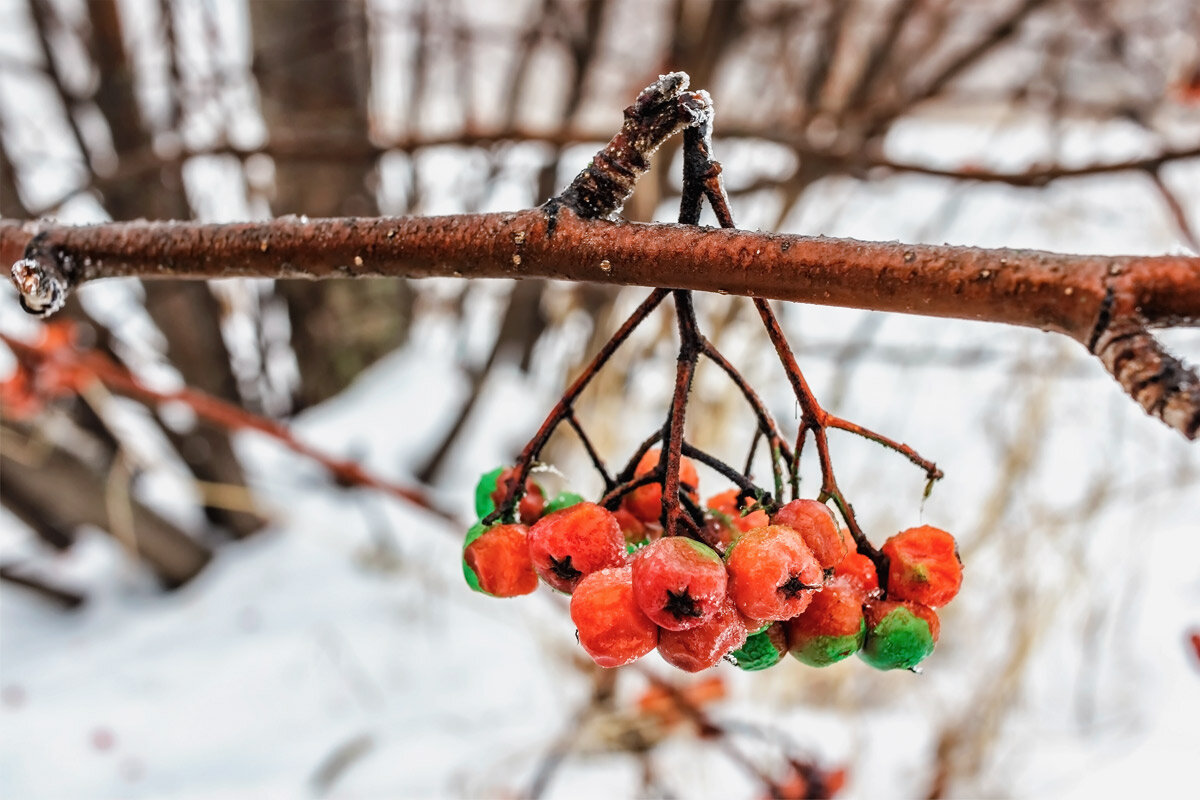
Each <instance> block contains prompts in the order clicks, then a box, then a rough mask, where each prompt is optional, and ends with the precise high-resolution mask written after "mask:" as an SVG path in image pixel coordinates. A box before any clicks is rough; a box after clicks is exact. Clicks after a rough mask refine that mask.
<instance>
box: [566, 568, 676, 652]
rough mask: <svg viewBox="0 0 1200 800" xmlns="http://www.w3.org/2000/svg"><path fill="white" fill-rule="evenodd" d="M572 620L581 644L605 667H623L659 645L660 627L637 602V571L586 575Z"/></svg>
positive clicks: (575, 597)
mask: <svg viewBox="0 0 1200 800" xmlns="http://www.w3.org/2000/svg"><path fill="white" fill-rule="evenodd" d="M571 620H572V621H573V622H574V623H575V628H576V629H577V630H578V631H579V643H580V644H581V645H583V649H584V650H586V651H587V654H588V655H589V656H591V657H592V660H593V661H595V662H596V663H597V664H599V665H600V666H602V667H620V666H624V665H625V664H629V663H631V662H633V661H636V660H637V659H639V658H641V657H642V656H644V655H646V653H649V652H650V651H651V650H653V649H654V648H655V646H656V645H657V644H658V626H657V625H655V624H654V623H653V622H651V621H650V620H649V618H647V617H646V615H645V614H643V613H642V610H641V609H640V608H638V605H637V603H636V602H635V601H634V599H633V570H632V569H630V568H629V567H612V568H609V569H601V570H597V571H596V572H593V573H591V574H590V575H586V576H585V577H584V578H583V579H582V580H580V581H579V585H578V586H576V587H575V594H573V595H572V596H571Z"/></svg>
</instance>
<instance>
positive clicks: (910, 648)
mask: <svg viewBox="0 0 1200 800" xmlns="http://www.w3.org/2000/svg"><path fill="white" fill-rule="evenodd" d="M863 612H864V614H865V615H866V621H867V637H866V640H865V641H864V642H863V648H862V650H860V651H859V653H858V656H859V658H861V659H862V660H863V661H866V662H867V663H868V664H870V665H871V666H872V667H874V668H875V669H912V668H913V667H915V666H916V665H917V664H919V663H921V661H923V660H924V659H925V658H926V657H927V656H928V655H929V654H930V653H932V652H933V646H934V645H935V644H937V639H938V633H939V631H940V624H939V622H938V617H937V612H935V611H934V610H933V609H931V608H929V607H928V606H923V605H921V604H920V603H913V602H909V601H903V600H872V601H868V602H867V604H866V605H865V606H863Z"/></svg>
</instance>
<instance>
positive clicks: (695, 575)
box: [632, 536, 727, 631]
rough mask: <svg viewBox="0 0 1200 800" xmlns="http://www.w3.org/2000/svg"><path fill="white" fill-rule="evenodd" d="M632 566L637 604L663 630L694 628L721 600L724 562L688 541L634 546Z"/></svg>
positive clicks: (668, 540)
mask: <svg viewBox="0 0 1200 800" xmlns="http://www.w3.org/2000/svg"><path fill="white" fill-rule="evenodd" d="M632 566H633V596H634V598H635V599H636V600H637V604H638V606H639V607H640V608H641V609H642V611H644V612H645V614H646V616H647V617H649V618H650V619H651V620H653V621H654V623H655V624H657V625H659V626H660V627H663V628H666V629H667V630H672V631H683V630H687V629H688V628H695V627H697V626H698V625H700V624H701V623H703V622H704V621H705V620H706V619H708V618H709V617H711V616H712V615H713V614H715V613H716V612H717V609H718V608H720V606H721V603H722V602H724V600H725V584H726V582H727V578H726V576H725V564H724V563H723V562H722V561H721V557H720V556H719V555H717V554H716V553H715V552H714V551H713V549H712V548H711V547H709V546H708V545H705V544H701V543H700V542H697V541H694V540H692V539H687V538H684V537H682V536H668V537H666V538H664V539H659V540H658V541H657V542H654V543H653V544H650V545H647V546H646V547H643V548H642V549H641V550H639V551H638V553H637V555H636V556H634V558H633V565H632Z"/></svg>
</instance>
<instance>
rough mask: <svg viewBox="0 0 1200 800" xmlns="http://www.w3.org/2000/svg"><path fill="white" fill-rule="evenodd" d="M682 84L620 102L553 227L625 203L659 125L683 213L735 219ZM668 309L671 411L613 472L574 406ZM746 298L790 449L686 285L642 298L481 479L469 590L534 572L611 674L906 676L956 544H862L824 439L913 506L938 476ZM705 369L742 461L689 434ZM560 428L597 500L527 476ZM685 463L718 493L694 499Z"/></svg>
mask: <svg viewBox="0 0 1200 800" xmlns="http://www.w3.org/2000/svg"><path fill="white" fill-rule="evenodd" d="M686 85H687V84H686V79H685V77H684V76H681V75H678V74H673V75H666V76H663V77H662V78H660V79H659V81H658V82H656V83H655V84H652V85H651V86H650V87H648V88H647V89H646V90H645V91H644V92H643V93H642V94H641V95H639V97H638V100H637V102H636V103H634V105H632V106H630V107H629V108H628V109H626V112H625V120H626V122H625V125H624V126H623V127H622V129H621V132H620V133H618V134H617V136H616V137H614V138H613V140H612V141H611V142H609V144H608V145H607V146H606V147H605V148H604V150H602V151H601V153H600V154H598V156H597V157H596V158H595V159H593V161H592V163H591V164H590V165H589V166H588V167H587V168H586V169H584V171H583V172H581V173H580V174H579V176H578V177H577V178H576V179H575V181H574V182H573V183H572V184H571V186H569V187H568V188H567V189H566V190H565V191H563V192H562V193H561V194H559V195H558V196H556V197H554V198H551V199H550V200H549V201H547V202H546V204H545V205H544V206H543V209H544V210H545V213H546V215H547V218H548V220H549V224H550V225H551V227H552V226H553V225H554V221H555V220H556V219H557V215H558V214H559V213H560V212H562V211H564V210H567V211H570V212H571V213H575V214H578V215H581V216H584V217H596V216H603V215H605V214H610V213H614V212H615V211H617V210H618V209H619V208H620V206H621V203H622V202H623V197H624V196H627V194H626V195H623V196H618V194H621V193H622V192H627V191H628V190H629V189H630V185H631V184H630V180H631V178H633V179H636V177H637V175H639V174H641V172H642V171H644V169H645V161H646V159H648V158H649V156H650V154H651V153H652V152H653V151H654V149H655V148H656V147H657V146H658V144H659V143H661V140H662V136H663V135H664V131H666V132H667V133H666V134H665V135H668V136H669V135H671V133H670V131H675V132H679V131H682V134H683V183H682V189H681V198H680V206H679V222H680V223H681V224H683V225H698V224H699V221H700V209H701V205H702V203H703V201H707V202H708V205H709V207H710V208H711V209H712V211H713V214H714V216H715V217H716V219H717V221H718V223H720V225H721V227H722V228H733V227H734V220H733V213H732V211H731V210H730V207H729V198H728V196H727V195H726V194H725V189H724V186H723V184H722V182H721V174H722V170H721V165H720V164H719V163H718V162H717V161H715V160H714V159H713V157H712V108H711V101H710V100H709V98H708V95H707V94H706V93H704V92H687V91H685V89H686ZM664 123H669V124H664ZM668 298H670V299H671V301H672V305H673V306H674V316H675V322H676V327H677V329H678V333H679V355H678V358H676V360H675V391H674V394H673V395H672V398H671V404H670V407H669V408H668V409H667V414H666V418H665V420H664V421H663V423H662V425H661V426H659V427H657V429H655V430H653V431H651V432H650V435H649V437H648V438H647V439H646V440H645V441H644V442H643V443H642V445H641V446H639V447H638V449H637V450H636V451H635V452H634V454H633V455H632V456H631V458H630V459H629V461H628V463H626V465H625V466H624V468H622V469H620V470H619V471H617V472H615V473H613V472H610V471H609V469H608V466H607V465H606V464H605V462H604V460H603V459H602V458H601V457H600V455H599V453H598V450H597V448H596V447H595V446H594V444H593V443H592V441H591V440H590V439H589V438H588V435H587V433H586V432H585V430H584V427H583V425H582V424H581V422H580V420H579V418H578V417H577V415H576V403H577V401H578V400H579V398H580V396H581V395H582V394H583V392H584V390H586V389H587V387H588V385H589V384H590V383H591V382H592V380H593V379H594V378H595V377H596V376H597V375H598V374H599V373H600V372H601V371H602V370H603V369H604V368H605V366H606V365H607V364H608V363H609V360H610V359H611V358H612V356H613V354H614V353H615V352H616V351H617V349H618V348H620V347H621V345H622V344H623V343H624V342H625V341H627V340H628V339H629V337H630V335H631V334H632V333H633V332H634V331H635V330H636V329H637V328H638V326H639V325H641V324H642V323H643V322H645V321H646V320H647V319H648V318H649V317H650V315H651V314H653V313H654V312H655V311H656V309H658V308H659V307H660V306H661V305H663V303H664V302H665V301H666V300H667V299H668ZM751 302H752V303H753V304H754V308H755V310H756V311H757V312H758V316H759V318H760V319H761V321H762V324H763V328H764V330H765V332H766V334H767V338H768V339H769V340H770V342H771V345H772V347H773V349H774V350H775V354H776V355H777V356H778V359H779V363H780V366H781V367H782V368H783V372H784V374H785V375H786V376H787V379H788V383H789V384H790V385H791V388H792V392H793V394H794V395H795V400H796V409H797V411H798V417H799V419H798V426H797V430H796V432H795V437H794V438H793V437H790V436H785V435H784V432H783V430H782V429H781V428H780V426H779V425H777V424H776V422H775V420H774V419H772V417H771V414H770V413H769V411H768V410H767V407H766V406H765V405H764V403H763V401H762V399H761V398H760V397H759V396H758V394H757V392H755V390H754V388H753V387H752V386H751V385H750V383H749V382H748V381H747V380H746V379H745V377H744V376H743V375H742V374H741V373H739V372H738V370H737V368H736V367H735V366H734V365H733V364H732V363H730V362H729V360H728V359H727V358H725V356H724V355H722V353H721V352H720V350H719V349H718V348H717V347H716V345H714V344H713V342H712V341H710V340H709V339H708V338H707V337H705V335H704V334H703V333H702V332H701V329H700V321H699V318H698V316H697V314H696V308H695V304H694V302H693V297H692V293H691V292H689V291H684V290H680V289H665V288H657V289H653V290H651V292H650V294H649V295H648V296H647V297H646V299H645V300H643V301H642V303H641V304H640V305H639V306H638V307H637V308H636V309H635V310H634V311H633V312H632V313H631V314H630V315H629V317H628V319H626V320H625V321H624V322H623V323H622V324H621V326H620V327H619V328H618V329H617V330H616V332H615V333H614V334H613V335H612V337H611V338H610V339H609V340H608V341H607V342H606V343H605V344H604V345H603V346H602V347H601V348H600V349H599V351H598V352H597V353H596V354H595V356H594V357H593V358H592V360H591V362H590V363H588V365H587V366H586V367H584V369H583V370H582V371H581V372H580V373H579V375H578V376H577V377H576V378H575V380H574V381H573V382H572V383H571V385H570V386H569V387H567V389H566V391H564V392H563V394H562V396H561V397H560V398H559V400H558V402H557V403H556V404H555V406H554V408H553V409H552V410H551V411H550V413H549V414H548V415H547V417H546V419H545V420H544V421H543V422H542V424H541V426H540V427H539V428H538V430H537V432H536V433H535V434H534V435H533V437H532V438H531V439H530V440H529V441H528V443H526V445H525V447H524V448H523V449H522V451H521V454H520V456H519V457H518V458H517V460H516V464H515V465H514V466H513V467H512V468H510V469H507V470H506V469H498V470H495V471H494V472H491V473H488V474H487V475H485V476H484V477H483V480H481V481H480V485H479V488H478V489H477V492H476V511H477V512H478V514H479V523H478V524H476V525H475V526H474V527H473V528H472V529H471V531H470V532H469V533H468V534H467V541H466V545H465V546H464V550H463V569H464V571H465V572H466V576H467V581H468V583H470V584H471V586H472V587H474V588H475V589H477V590H479V591H482V592H485V593H487V594H492V595H497V596H505V597H507V596H513V595H519V594H528V593H529V592H532V591H533V590H534V589H535V588H536V586H537V583H538V579H539V578H540V579H541V581H542V582H544V583H547V584H549V585H550V586H551V587H552V588H554V589H556V590H558V591H561V592H566V593H568V594H570V595H571V618H572V619H573V620H574V622H575V625H576V628H577V629H578V633H579V642H580V644H581V645H582V646H583V648H584V649H585V650H586V651H587V652H588V654H589V655H591V657H592V658H593V659H594V660H595V661H596V663H597V664H600V665H602V666H606V667H612V666H619V665H622V664H628V663H630V662H631V661H634V660H636V659H638V658H640V657H642V656H644V655H646V654H647V653H649V652H650V651H651V650H654V649H657V650H658V651H659V653H660V654H662V656H663V658H664V659H666V660H667V661H668V662H670V663H671V664H674V665H675V666H677V667H679V668H681V669H684V670H688V671H693V672H694V671H697V670H701V669H705V668H706V667H710V666H712V665H714V664H716V663H717V662H718V661H719V660H720V659H721V658H723V657H726V656H728V657H729V658H730V659H731V660H732V661H734V663H736V664H738V665H739V666H741V667H743V668H745V669H748V670H753V669H762V668H764V667H768V666H771V665H772V664H776V663H778V662H779V661H780V660H781V659H782V657H783V654H784V653H785V652H791V653H792V654H793V655H795V657H796V658H798V659H799V660H801V661H803V662H804V663H806V664H812V665H815V666H824V665H827V664H832V663H834V662H836V661H839V660H841V659H844V658H846V657H847V656H849V655H850V654H852V653H856V652H857V653H859V654H860V655H861V657H862V658H863V660H865V661H866V662H867V663H869V664H871V665H872V666H875V667H878V668H880V669H900V668H912V667H913V666H915V665H916V664H917V663H919V662H920V661H921V660H922V659H923V658H925V657H926V656H927V655H929V653H930V652H931V651H932V649H933V645H934V643H935V642H936V641H937V636H938V627H939V626H938V618H937V614H936V612H935V611H934V608H936V607H938V606H941V605H942V604H944V603H946V602H948V601H949V600H950V599H951V598H952V597H954V595H955V594H956V593H957V592H958V588H959V585H960V583H961V581H962V565H961V564H960V563H959V560H958V556H957V553H956V551H955V546H954V539H953V537H951V536H950V535H949V534H948V533H945V532H944V531H940V530H938V529H936V528H931V527H920V528H913V529H911V530H907V531H903V532H902V533H899V534H897V535H896V536H894V537H892V538H891V539H889V540H888V542H887V544H886V545H885V546H884V547H883V548H882V549H876V548H875V547H874V546H873V545H872V544H871V542H870V540H869V539H868V538H867V536H866V534H865V533H864V532H863V530H862V526H861V525H860V524H859V523H858V520H857V519H856V517H855V514H854V509H853V508H852V507H851V505H850V502H849V501H848V500H847V498H846V496H845V493H844V492H843V491H842V489H841V487H840V486H839V485H838V480H837V477H836V475H835V474H834V468H833V457H832V453H831V448H830V437H829V432H830V431H843V432H845V433H847V434H851V435H854V436H859V437H862V438H865V439H867V440H869V441H871V442H874V443H875V444H878V445H880V446H881V447H884V448H886V449H888V450H890V451H892V452H894V453H896V454H898V455H900V456H902V457H904V458H905V459H907V460H908V461H909V462H911V463H912V464H913V465H914V466H916V467H918V468H920V469H921V470H922V471H923V472H924V473H925V476H926V480H927V483H926V494H927V495H928V493H929V490H930V489H931V488H932V486H933V484H934V482H935V481H937V480H938V479H939V478H941V477H942V472H941V470H939V469H938V468H937V465H935V464H934V463H933V462H932V461H929V460H928V459H926V458H924V457H922V456H921V455H920V454H919V453H917V452H916V451H915V450H914V449H913V448H911V447H909V446H908V445H906V444H904V443H902V442H898V441H896V440H894V439H891V438H889V437H888V436H886V435H884V434H882V433H879V432H877V431H873V430H870V429H868V428H866V427H864V426H862V425H859V424H858V423H855V422H852V421H850V420H848V419H843V418H842V417H839V416H837V415H836V414H833V413H831V412H830V411H829V410H827V409H825V408H823V407H822V406H821V404H820V403H819V402H818V401H817V398H816V396H815V395H814V394H813V391H812V388H811V387H810V386H809V384H808V381H807V380H806V379H805V377H804V374H803V372H802V371H801V369H800V366H799V364H798V363H797V362H796V356H795V354H794V353H793V352H792V349H791V347H790V346H789V345H788V342H787V338H786V336H785V335H784V332H783V328H782V326H781V325H780V324H779V319H778V318H777V317H776V315H775V312H774V311H773V310H772V308H771V305H770V303H768V302H767V301H766V300H763V299H762V298H754V299H752V301H751ZM702 361H704V362H708V363H711V364H713V365H715V366H716V367H717V368H719V369H720V370H721V371H722V372H724V373H725V374H726V375H727V376H728V377H729V379H730V380H731V381H732V383H733V384H734V386H735V387H736V388H737V390H738V392H739V393H740V394H741V396H742V397H743V398H744V399H745V401H746V404H747V405H748V406H749V409H750V411H751V412H752V413H753V416H754V419H755V423H756V424H755V426H754V430H753V433H752V436H751V439H750V442H749V452H748V453H747V455H746V460H745V466H744V467H743V468H741V469H738V468H736V467H733V466H731V465H729V464H727V463H725V462H724V461H722V460H721V459H719V458H717V457H715V456H714V455H712V454H711V453H706V452H705V451H703V450H701V449H700V448H699V447H697V446H696V445H695V444H694V443H693V442H690V441H689V440H688V438H687V436H686V433H685V423H686V417H687V412H688V401H689V396H690V394H691V389H692V383H693V379H694V377H695V375H696V370H697V368H698V366H699V364H700V363H701V362H702ZM563 427H569V428H570V429H571V430H572V431H574V433H575V435H576V436H577V437H578V438H579V441H580V443H581V444H582V445H583V449H584V450H585V451H586V453H587V455H588V457H589V458H590V459H591V461H592V464H593V466H594V467H595V469H596V472H597V473H598V474H599V476H600V478H601V479H603V481H604V494H603V495H602V496H601V497H600V498H598V499H597V502H595V503H591V502H586V501H584V500H583V498H581V497H579V496H578V495H576V494H569V493H568V494H562V495H559V496H557V497H555V498H554V499H552V500H550V501H549V502H547V500H546V495H545V493H544V492H543V491H542V489H541V487H539V486H538V485H537V483H536V482H535V481H532V480H530V479H529V478H530V472H531V471H532V470H533V468H534V466H535V464H537V463H538V459H539V457H540V455H541V453H542V451H543V450H544V448H545V447H546V445H547V443H548V442H549V441H550V439H551V437H552V436H553V435H554V434H555V432H556V431H558V430H560V429H562V428H563ZM810 441H811V442H812V446H813V448H815V453H814V454H813V455H814V456H815V459H816V462H817V464H818V465H819V468H820V486H819V490H818V492H817V499H816V500H805V499H800V472H801V469H800V468H801V457H802V455H804V449H805V447H806V443H808V442H810ZM655 445H659V447H658V449H654V448H655ZM763 461H767V462H769V464H770V474H771V479H772V481H771V483H772V486H771V488H770V489H767V488H764V487H762V486H760V485H758V484H757V483H756V482H755V479H754V467H755V465H756V463H758V464H761V463H762V462H763ZM696 464H702V465H704V466H705V467H707V468H709V469H711V470H713V471H714V472H716V473H717V474H719V475H721V476H722V477H723V478H725V479H726V480H728V481H729V483H730V484H731V485H732V488H730V489H728V490H726V491H723V492H721V493H719V494H717V495H715V496H714V497H711V498H709V499H708V501H707V502H706V503H703V504H702V503H701V502H700V493H699V488H700V487H699V474H698V472H697V469H696ZM785 494H786V495H788V497H789V499H790V502H786V501H785V500H784V496H785ZM827 503H828V504H829V505H826V504H827ZM831 507H833V508H836V509H837V513H838V516H837V517H835V516H834V514H833V512H832V511H831V510H830V508H831ZM839 520H840V523H844V525H845V530H843V529H842V526H841V524H840V523H839Z"/></svg>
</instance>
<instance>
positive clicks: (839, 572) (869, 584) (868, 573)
mask: <svg viewBox="0 0 1200 800" xmlns="http://www.w3.org/2000/svg"><path fill="white" fill-rule="evenodd" d="M833 577H834V580H844V581H846V582H847V583H848V584H850V585H851V586H853V587H854V588H855V589H856V590H858V592H859V594H861V595H862V596H863V597H864V598H865V597H870V596H871V595H873V594H875V593H876V592H877V591H879V576H878V575H877V574H876V573H875V564H874V562H873V561H871V559H869V558H867V557H866V556H864V555H863V554H862V553H851V554H850V555H848V556H846V557H845V558H843V559H842V563H840V564H838V565H837V566H836V567H834V568H833Z"/></svg>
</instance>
